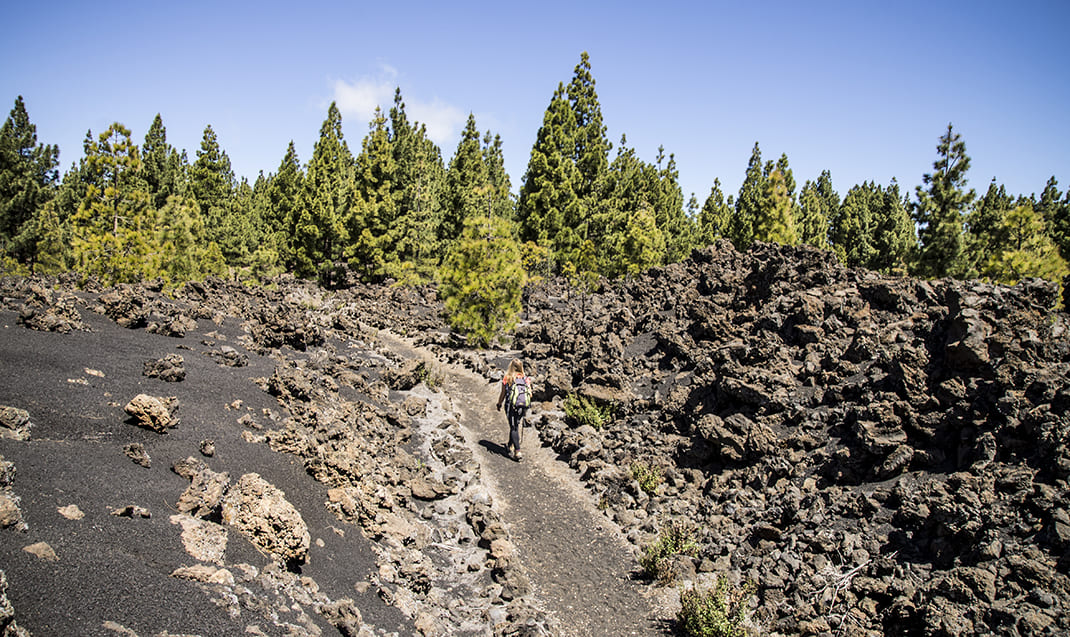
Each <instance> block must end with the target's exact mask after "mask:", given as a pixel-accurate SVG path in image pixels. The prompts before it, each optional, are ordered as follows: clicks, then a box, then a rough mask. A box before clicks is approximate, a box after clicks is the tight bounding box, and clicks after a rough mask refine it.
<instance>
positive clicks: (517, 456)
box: [513, 451, 524, 462]
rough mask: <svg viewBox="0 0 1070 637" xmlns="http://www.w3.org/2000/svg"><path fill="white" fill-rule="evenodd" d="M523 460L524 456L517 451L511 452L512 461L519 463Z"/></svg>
mask: <svg viewBox="0 0 1070 637" xmlns="http://www.w3.org/2000/svg"><path fill="white" fill-rule="evenodd" d="M523 459H524V454H522V453H520V452H519V451H514V452H513V460H516V461H517V462H520V461H521V460H523Z"/></svg>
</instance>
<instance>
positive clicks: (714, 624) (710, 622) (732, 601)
mask: <svg viewBox="0 0 1070 637" xmlns="http://www.w3.org/2000/svg"><path fill="white" fill-rule="evenodd" d="M755 588H756V587H755V585H754V584H752V583H747V584H745V585H743V586H741V587H735V586H732V585H731V584H729V583H728V578H726V577H724V576H723V575H722V576H720V577H718V578H717V584H716V585H715V586H714V587H713V588H711V589H706V590H699V589H696V588H687V589H685V590H683V591H681V593H680V611H679V613H678V614H677V616H676V618H677V621H678V622H679V630H680V632H681V633H682V634H683V635H686V636H687V637H746V635H748V634H749V631H748V629H747V622H748V617H747V607H748V605H749V603H750V600H751V597H753V595H754V591H755Z"/></svg>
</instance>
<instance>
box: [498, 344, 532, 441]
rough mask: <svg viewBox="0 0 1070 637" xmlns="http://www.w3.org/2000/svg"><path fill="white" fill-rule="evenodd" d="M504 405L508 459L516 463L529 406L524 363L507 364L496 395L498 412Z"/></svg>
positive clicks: (528, 390) (529, 381)
mask: <svg viewBox="0 0 1070 637" xmlns="http://www.w3.org/2000/svg"><path fill="white" fill-rule="evenodd" d="M502 403H505V417H506V419H507V420H508V421H509V442H508V443H507V447H508V449H509V457H510V458H512V459H513V460H516V461H517V462H520V459H521V458H523V456H522V455H521V454H520V441H521V433H522V429H523V427H524V415H525V414H527V411H528V405H529V404H531V379H530V378H528V377H527V376H525V375H524V363H521V362H520V361H519V360H517V359H515V358H514V359H513V360H512V361H510V362H509V369H508V370H507V371H506V372H505V376H504V377H503V378H502V390H501V392H500V393H499V394H498V411H501V410H502Z"/></svg>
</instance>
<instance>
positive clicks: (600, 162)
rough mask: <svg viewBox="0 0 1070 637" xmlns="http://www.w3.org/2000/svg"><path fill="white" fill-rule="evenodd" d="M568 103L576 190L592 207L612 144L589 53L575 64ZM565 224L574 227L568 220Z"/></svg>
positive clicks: (586, 204)
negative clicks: (592, 200)
mask: <svg viewBox="0 0 1070 637" xmlns="http://www.w3.org/2000/svg"><path fill="white" fill-rule="evenodd" d="M568 102H569V106H570V107H571V109H572V113H573V115H574V118H575V126H576V129H575V134H574V141H575V150H574V151H573V155H572V158H573V161H574V163H575V165H576V169H577V170H578V171H579V182H578V183H577V186H576V189H575V190H576V195H577V196H578V197H579V198H580V200H581V201H584V202H585V206H584V207H589V205H590V199H591V198H592V197H593V196H595V194H596V193H597V184H598V183H599V182H600V180H601V179H602V177H603V176H604V175H605V172H606V170H607V169H608V166H609V150H610V148H611V147H612V144H610V143H609V140H608V139H607V138H606V127H605V125H604V124H603V122H602V107H601V105H600V104H599V102H598V93H597V92H596V91H595V81H594V76H593V75H592V74H591V59H590V56H588V55H587V52H586V51H584V52H583V53H582V54H580V63H579V64H577V65H576V68H575V70H574V71H573V75H572V81H571V82H569V85H568ZM580 216H581V217H584V216H585V215H583V214H581V215H580ZM566 225H572V224H569V223H568V220H566Z"/></svg>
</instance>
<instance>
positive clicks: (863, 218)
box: [829, 181, 883, 267]
mask: <svg viewBox="0 0 1070 637" xmlns="http://www.w3.org/2000/svg"><path fill="white" fill-rule="evenodd" d="M882 200H883V193H881V191H880V188H879V187H878V186H877V185H876V184H874V183H872V182H868V181H867V182H864V183H862V184H860V185H857V186H854V187H852V188H851V189H850V190H849V191H847V196H846V197H844V198H843V203H842V204H840V208H839V210H837V211H836V214H835V215H833V217H832V222H831V224H830V226H829V237H830V239H831V240H832V244H833V248H834V250H835V251H836V254H837V256H839V257H840V260H841V261H843V262H844V263H846V264H847V265H849V266H851V267H868V266H869V264H870V262H871V261H872V260H873V258H874V256H875V255H876V253H877V249H876V248H875V247H874V245H873V236H874V227H875V226H876V221H875V219H874V217H875V215H876V210H877V208H878V206H879V205H880V203H881V202H882Z"/></svg>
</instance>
